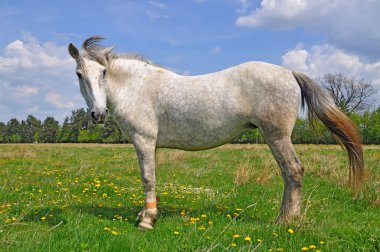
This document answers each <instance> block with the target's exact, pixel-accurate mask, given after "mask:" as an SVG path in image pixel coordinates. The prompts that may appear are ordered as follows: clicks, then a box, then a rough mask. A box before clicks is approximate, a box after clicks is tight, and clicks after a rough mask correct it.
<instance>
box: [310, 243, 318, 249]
mask: <svg viewBox="0 0 380 252" xmlns="http://www.w3.org/2000/svg"><path fill="white" fill-rule="evenodd" d="M315 248H317V246H315V245H314V244H311V245H309V249H315Z"/></svg>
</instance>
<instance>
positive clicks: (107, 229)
mask: <svg viewBox="0 0 380 252" xmlns="http://www.w3.org/2000/svg"><path fill="white" fill-rule="evenodd" d="M103 230H104V231H111V229H110V228H108V227H105V228H103Z"/></svg>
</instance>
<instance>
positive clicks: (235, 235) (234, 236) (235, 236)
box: [232, 234, 240, 239]
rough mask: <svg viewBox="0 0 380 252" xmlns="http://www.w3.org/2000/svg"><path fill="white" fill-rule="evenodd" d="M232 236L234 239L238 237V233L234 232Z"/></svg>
mask: <svg viewBox="0 0 380 252" xmlns="http://www.w3.org/2000/svg"><path fill="white" fill-rule="evenodd" d="M232 237H233V238H234V239H236V238H239V237H240V235H239V234H234V235H233V236H232Z"/></svg>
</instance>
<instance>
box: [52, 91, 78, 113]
mask: <svg viewBox="0 0 380 252" xmlns="http://www.w3.org/2000/svg"><path fill="white" fill-rule="evenodd" d="M45 101H46V102H48V103H49V104H51V105H53V106H54V107H56V108H58V109H70V110H72V109H74V108H75V103H74V102H72V101H69V102H67V101H65V100H64V99H63V98H62V96H61V95H59V94H57V93H47V94H46V95H45Z"/></svg>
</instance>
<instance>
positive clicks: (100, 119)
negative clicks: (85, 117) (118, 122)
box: [91, 109, 108, 124]
mask: <svg viewBox="0 0 380 252" xmlns="http://www.w3.org/2000/svg"><path fill="white" fill-rule="evenodd" d="M107 115H108V109H105V110H104V112H102V113H97V112H95V111H92V112H91V119H92V122H93V123H94V124H97V123H105V122H106V119H107Z"/></svg>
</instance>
